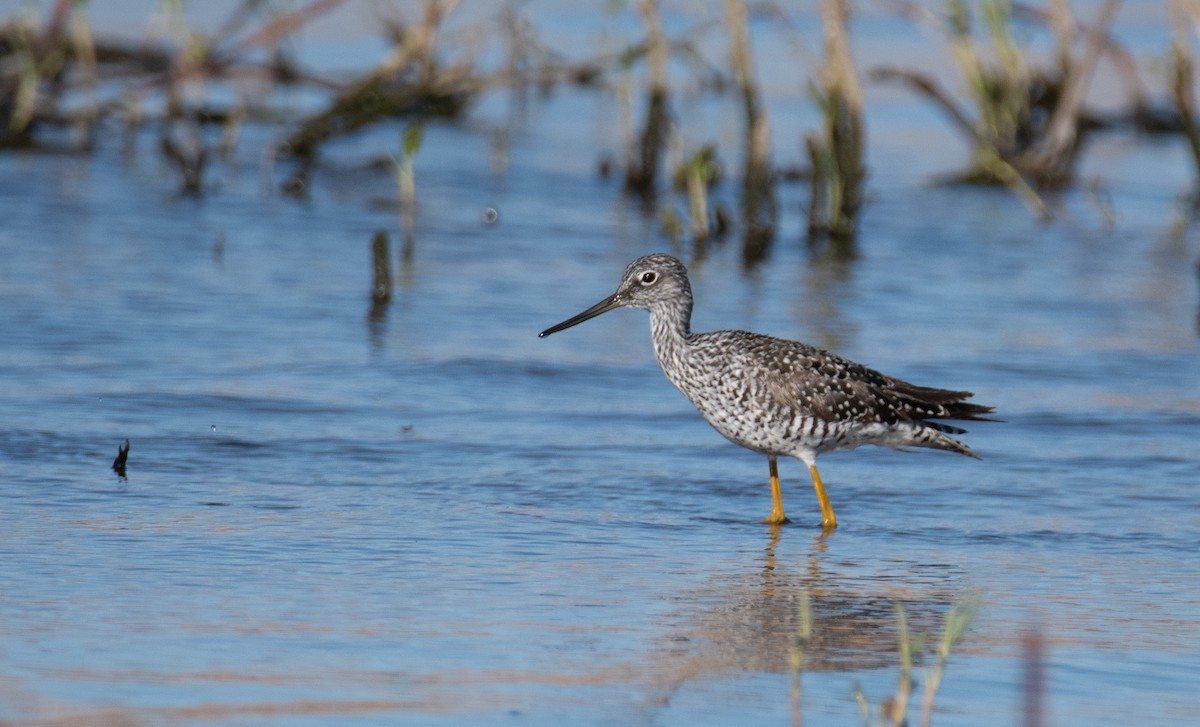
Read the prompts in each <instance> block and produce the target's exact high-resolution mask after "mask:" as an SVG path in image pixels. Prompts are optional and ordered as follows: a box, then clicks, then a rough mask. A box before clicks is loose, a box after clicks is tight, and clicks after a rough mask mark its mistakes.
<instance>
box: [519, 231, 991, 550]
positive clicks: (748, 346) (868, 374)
mask: <svg viewBox="0 0 1200 727" xmlns="http://www.w3.org/2000/svg"><path fill="white" fill-rule="evenodd" d="M621 307H630V308H642V309H644V310H648V311H650V334H651V337H652V338H653V340H654V353H655V355H656V356H657V357H658V363H659V365H660V366H662V370H663V372H664V373H665V374H666V375H667V379H669V380H670V382H671V383H672V384H674V385H675V388H677V389H679V390H680V391H681V392H683V395H684V396H686V397H687V398H688V399H690V400H691V402H692V403H693V404H695V405H696V408H697V409H699V410H700V413H701V414H702V415H703V416H704V418H705V419H706V420H708V423H709V424H711V425H713V427H714V428H716V430H717V431H718V432H720V433H721V434H722V435H724V436H725V437H726V438H727V439H729V440H730V441H731V442H733V443H734V444H740V445H741V446H743V447H746V448H747V449H752V450H754V451H755V452H761V453H763V454H765V455H767V463H768V465H769V466H770V472H771V514H770V515H768V516H767V517H766V519H765V520H763V522H765V523H770V524H782V523H786V522H788V519H787V517H785V516H784V514H783V498H782V496H781V495H780V491H779V470H778V465H777V464H776V459H777V458H778V457H780V456H790V457H795V458H796V459H799V460H800V461H802V462H804V463H805V464H806V465H808V471H809V472H810V473H811V474H812V481H813V487H815V488H816V491H817V500H818V501H819V502H820V505H821V525H822V527H824V528H825V529H827V530H828V529H831V528H835V527H837V517H836V516H835V515H834V513H833V506H832V505H830V504H829V497H828V496H827V495H826V494H825V486H824V485H823V484H822V483H821V475H820V474H819V473H818V472H817V465H816V459H817V455H819V454H821V453H823V452H832V451H834V450H839V449H854V448H855V447H859V446H861V445H864V444H874V445H877V446H881V447H892V448H897V449H898V448H902V447H926V448H929V449H944V450H948V451H951V452H957V453H959V454H965V455H967V456H968V457H974V458H975V459H978V457H977V456H976V455H975V454H974V453H973V452H971V450H970V449H968V448H967V446H966V445H964V444H963V443H962V442H959V441H957V440H955V439H952V438H951V437H949V436H947V435H949V434H963V433H964V432H965V430H963V429H959V428H957V427H953V426H950V425H947V424H942V423H940V422H936V421H932V420H935V419H971V420H982V421H987V419H986V417H984V416H983V415H984V414H988V413H990V412H991V411H992V407H990V406H982V405H980V404H972V403H969V402H967V401H965V400H966V399H968V398H970V397H971V396H972V394H971V392H969V391H948V390H946V389H931V388H928V387H924V386H914V385H913V384H910V383H908V382H906V381H901V380H900V379H894V378H892V377H890V376H885V375H884V374H881V373H879V372H878V371H874V370H872V369H869V368H867V367H866V366H863V365H861V364H857V363H855V362H853V361H848V360H846V359H844V358H840V357H838V356H835V355H833V354H831V353H829V352H827V351H823V350H821V349H819V348H816V347H814V346H809V345H807V344H804V343H799V342H798V341H788V340H784V339H781V338H772V337H770V336H764V335H760V334H757V333H749V332H747V331H713V332H711V333H693V332H692V327H691V326H692V324H691V321H692V286H691V283H689V282H688V277H687V269H686V268H684V266H683V263H681V262H679V261H678V260H677V259H675V258H673V257H671V256H670V255H663V254H656V255H646V256H645V257H640V258H638V259H637V260H634V261H633V262H632V263H630V264H629V267H627V268H625V275H624V277H623V278H622V279H621V285H620V286H619V287H618V288H617V292H615V293H613V294H612V295H610V296H608V297H607V298H605V299H604V300H602V301H600V302H599V303H597V304H596V305H594V306H592V307H591V308H588V309H587V310H585V311H583V312H582V313H580V314H579V315H577V316H575V317H573V318H568V319H567V320H565V321H563V322H562V323H559V324H558V325H556V326H551V327H550V328H547V329H546V330H544V331H542V332H541V333H540V334H538V336H539V337H543V336H549V335H550V334H551V333H556V332H558V331H561V330H563V329H564V328H570V327H571V326H574V325H576V324H579V323H582V322H584V321H586V320H588V319H589V318H595V317H596V316H598V315H600V314H601V313H606V312H608V311H610V310H613V309H614V308H621Z"/></svg>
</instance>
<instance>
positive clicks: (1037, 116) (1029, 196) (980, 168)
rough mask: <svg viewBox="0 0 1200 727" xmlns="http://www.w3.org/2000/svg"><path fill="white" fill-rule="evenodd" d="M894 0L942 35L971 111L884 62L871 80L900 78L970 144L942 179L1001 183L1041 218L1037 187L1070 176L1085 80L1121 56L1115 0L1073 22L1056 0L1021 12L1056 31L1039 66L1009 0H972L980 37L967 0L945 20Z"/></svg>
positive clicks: (1064, 182) (1044, 212) (954, 2)
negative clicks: (965, 157)
mask: <svg viewBox="0 0 1200 727" xmlns="http://www.w3.org/2000/svg"><path fill="white" fill-rule="evenodd" d="M898 4H900V5H901V7H902V8H903V10H904V11H905V12H906V13H909V14H912V15H913V16H915V17H919V18H920V19H922V20H923V21H924V22H927V23H929V24H932V25H934V26H935V27H937V28H938V29H939V31H940V32H941V33H942V34H943V36H944V37H945V38H946V42H947V44H948V46H949V50H950V54H951V57H952V58H953V59H954V62H955V64H956V66H957V68H958V70H959V73H960V75H961V76H962V78H963V82H964V86H965V88H966V89H967V97H968V98H967V100H968V102H969V103H970V105H971V106H972V107H973V113H971V112H968V111H967V110H965V109H964V107H963V103H962V102H961V101H960V100H959V99H956V98H954V97H953V96H952V95H951V94H949V93H948V92H947V91H945V90H944V89H942V88H941V86H940V85H939V84H938V83H937V81H936V80H934V79H933V78H932V76H930V75H928V74H926V73H923V72H920V71H913V70H904V69H898V68H894V67H883V68H877V69H875V70H874V71H872V73H871V76H872V78H875V79H881V80H894V81H900V82H903V83H905V84H907V85H908V86H910V87H911V88H912V89H913V90H914V91H916V92H917V93H919V94H921V95H922V96H923V97H925V98H926V99H928V100H929V101H930V102H931V103H933V104H935V105H936V106H938V107H939V108H940V109H941V110H942V111H943V112H945V113H946V115H947V116H948V118H949V119H950V120H951V122H952V124H953V125H954V128H956V129H957V130H958V131H959V132H960V133H962V134H963V135H964V136H965V137H966V138H967V139H968V140H969V141H970V143H971V146H972V148H973V151H972V156H971V161H970V164H969V165H968V167H967V169H966V170H964V171H963V172H961V173H960V174H958V175H955V176H954V177H952V178H951V180H950V181H955V182H960V183H971V184H999V185H1004V186H1006V187H1008V188H1009V189H1010V190H1012V191H1013V193H1014V194H1016V196H1017V197H1018V198H1019V199H1020V200H1021V201H1022V202H1024V203H1025V204H1026V206H1028V207H1029V208H1030V210H1031V211H1033V212H1034V213H1035V214H1036V215H1037V216H1039V217H1041V218H1043V219H1049V218H1050V216H1051V213H1050V210H1049V208H1048V207H1047V206H1046V204H1045V202H1044V201H1043V200H1042V198H1041V196H1040V194H1039V192H1038V190H1040V189H1056V188H1061V187H1065V186H1068V185H1070V184H1072V183H1073V182H1074V174H1075V168H1076V166H1077V161H1078V158H1079V154H1080V152H1081V150H1082V146H1083V139H1084V133H1085V132H1086V131H1087V130H1088V128H1089V127H1088V123H1087V119H1086V118H1085V114H1084V112H1083V102H1084V95H1085V92H1086V89H1087V86H1088V84H1089V83H1090V81H1091V78H1092V76H1093V74H1094V72H1095V69H1096V65H1097V63H1098V62H1099V60H1100V57H1101V55H1102V54H1103V53H1105V52H1108V53H1109V54H1110V55H1113V56H1116V57H1118V59H1122V58H1123V56H1121V55H1120V53H1119V52H1118V50H1117V46H1116V44H1115V43H1114V42H1113V41H1112V39H1111V38H1110V37H1109V28H1110V27H1111V25H1112V22H1113V18H1114V17H1115V14H1116V11H1117V9H1118V7H1119V6H1120V0H1105V2H1104V4H1103V5H1102V6H1101V7H1100V9H1099V11H1098V14H1097V17H1096V19H1095V20H1094V21H1093V22H1092V23H1091V24H1090V25H1085V24H1083V23H1081V22H1079V21H1078V20H1076V19H1075V18H1074V17H1073V16H1072V15H1071V10H1070V7H1069V6H1068V5H1067V4H1066V3H1065V2H1062V1H1061V0H1053V2H1052V4H1051V7H1050V11H1049V12H1048V13H1046V14H1044V15H1034V14H1032V13H1027V15H1029V16H1030V17H1031V18H1032V19H1033V20H1034V21H1035V22H1042V23H1044V24H1047V25H1049V26H1050V27H1051V29H1052V30H1053V32H1054V34H1055V37H1056V43H1057V52H1056V54H1055V58H1056V61H1055V64H1054V65H1052V66H1041V67H1038V66H1034V65H1033V64H1032V63H1031V61H1030V57H1031V53H1030V52H1029V51H1028V49H1026V48H1025V47H1024V46H1023V45H1022V43H1021V42H1020V41H1018V39H1017V35H1016V32H1015V30H1014V25H1015V22H1014V8H1015V5H1014V3H1012V2H1011V0H983V2H982V3H981V4H980V5H978V6H977V7H978V8H979V9H980V10H981V14H982V16H983V25H984V32H983V35H984V36H985V37H986V38H987V42H986V43H983V42H981V41H980V40H979V39H977V35H976V32H975V21H974V19H973V18H972V15H971V9H972V7H976V6H972V5H969V4H968V3H967V2H966V0H948V2H947V5H946V15H945V19H944V20H943V19H941V18H939V17H937V16H936V15H933V14H932V13H929V12H926V11H923V10H922V9H919V8H917V7H916V6H915V5H913V4H905V3H902V2H901V3H898ZM1076 45H1082V46H1083V49H1082V51H1081V52H1075V51H1074V50H1073V48H1074V46H1076ZM1121 65H1122V66H1123V65H1124V64H1123V63H1122V64H1121ZM1144 113H1145V109H1144V100H1143V99H1142V97H1141V95H1140V94H1138V93H1135V94H1134V100H1133V104H1132V109H1131V111H1130V115H1131V116H1137V115H1139V114H1141V115H1144Z"/></svg>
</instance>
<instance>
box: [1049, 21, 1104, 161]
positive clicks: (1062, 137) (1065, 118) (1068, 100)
mask: <svg viewBox="0 0 1200 727" xmlns="http://www.w3.org/2000/svg"><path fill="white" fill-rule="evenodd" d="M1120 4H1121V0H1107V2H1105V4H1104V7H1103V8H1101V10H1100V15H1099V17H1098V18H1097V20H1096V23H1095V25H1093V26H1092V29H1091V31H1090V32H1089V33H1088V43H1087V48H1086V50H1085V51H1084V54H1083V58H1082V59H1080V60H1079V62H1077V63H1072V64H1071V68H1070V70H1069V72H1068V73H1067V78H1066V82H1065V83H1064V86H1063V91H1062V96H1061V97H1060V98H1059V101H1058V105H1057V106H1055V108H1054V113H1053V114H1052V115H1051V117H1050V123H1049V125H1048V126H1047V129H1046V137H1045V142H1044V145H1043V149H1042V152H1041V156H1042V159H1043V165H1044V166H1046V167H1048V168H1049V171H1050V173H1051V174H1054V175H1056V176H1057V175H1062V176H1063V178H1064V179H1063V181H1065V177H1067V176H1069V175H1070V166H1071V165H1072V162H1073V161H1074V159H1075V153H1074V149H1075V145H1076V141H1077V137H1078V133H1079V115H1080V109H1081V108H1082V107H1083V99H1084V94H1085V93H1086V92H1087V87H1088V83H1089V82H1091V80H1092V75H1093V73H1094V72H1095V70H1096V63H1097V62H1098V61H1099V60H1100V52H1101V50H1103V42H1104V39H1105V37H1106V36H1107V35H1108V28H1109V26H1110V25H1111V24H1112V20H1113V17H1114V16H1115V15H1116V12H1117V8H1118V7H1119V6H1120ZM1052 181H1056V180H1052Z"/></svg>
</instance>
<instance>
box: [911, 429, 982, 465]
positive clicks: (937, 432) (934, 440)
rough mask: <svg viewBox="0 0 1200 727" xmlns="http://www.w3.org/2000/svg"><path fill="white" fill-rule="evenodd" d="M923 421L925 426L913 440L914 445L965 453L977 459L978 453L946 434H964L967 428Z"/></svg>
mask: <svg viewBox="0 0 1200 727" xmlns="http://www.w3.org/2000/svg"><path fill="white" fill-rule="evenodd" d="M923 423H924V425H925V426H924V427H923V428H922V429H921V431H920V433H919V434H918V435H917V436H916V438H915V441H914V442H913V444H915V445H916V446H918V447H928V448H929V449H944V450H946V451H947V452H957V453H958V454H965V455H966V456H968V457H970V458H971V459H979V455H977V454H975V453H974V452H972V451H971V448H970V447H968V446H967V445H965V444H963V443H962V442H960V441H958V440H957V439H954V438H953V437H950V436H948V434H964V433H965V432H966V431H967V430H965V429H959V428H958V427H952V426H949V425H946V424H942V423H941V422H930V421H927V422H923Z"/></svg>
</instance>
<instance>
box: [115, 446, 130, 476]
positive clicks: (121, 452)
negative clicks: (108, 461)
mask: <svg viewBox="0 0 1200 727" xmlns="http://www.w3.org/2000/svg"><path fill="white" fill-rule="evenodd" d="M128 458H129V440H128V439H126V440H125V444H124V445H117V458H116V459H114V460H113V463H112V468H113V472H116V473H117V474H118V475H120V476H121V477H124V476H125V460H126V459H128Z"/></svg>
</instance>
